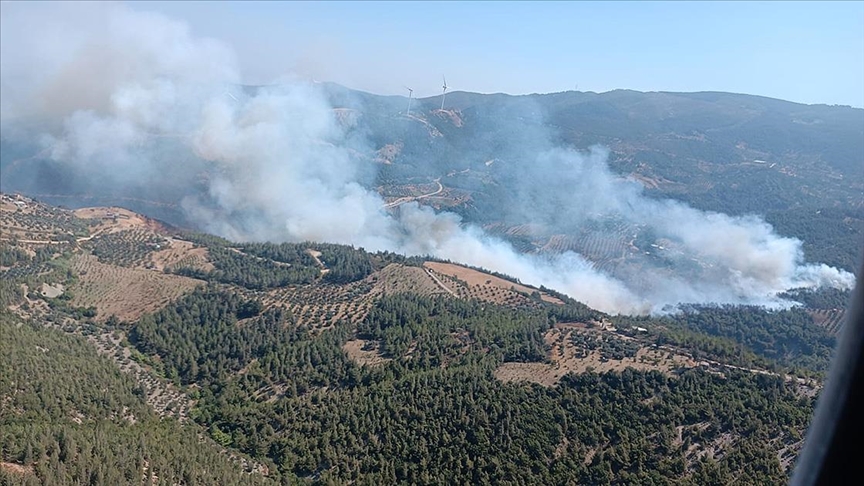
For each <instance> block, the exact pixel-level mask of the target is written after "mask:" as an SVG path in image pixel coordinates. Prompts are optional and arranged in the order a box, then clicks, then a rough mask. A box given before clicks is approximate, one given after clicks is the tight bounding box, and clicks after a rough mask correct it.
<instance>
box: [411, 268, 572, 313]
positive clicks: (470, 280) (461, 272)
mask: <svg viewBox="0 0 864 486" xmlns="http://www.w3.org/2000/svg"><path fill="white" fill-rule="evenodd" d="M423 266H424V267H426V268H428V269H430V270H432V271H434V272H436V273H437V274H440V275H445V276H449V277H452V278H454V279H456V280H459V281H462V282H464V283H465V284H466V285H467V289H468V294H469V295H468V296H472V297H473V296H483V295H492V296H495V298H496V299H499V298H503V299H504V300H505V301H506V300H508V297H511V296H510V295H509V294H506V293H498V294H494V293H490V292H491V290H484V289H473V288H474V287H494V288H497V289H503V290H508V291H511V292H513V293H520V294H523V295H526V296H528V295H531V294H533V293H535V292H537V293H539V294H540V298H541V299H542V300H543V301H544V302H549V303H551V304H558V305H563V304H564V303H563V302H561V300H560V299H558V298H557V297H553V296H551V295H549V294H546V293H545V292H540V291H539V290H537V289H535V288H531V287H527V286H525V285H521V284H518V283H516V282H511V281H509V280H505V279H503V278H501V277H496V276H495V275H490V274H488V273H484V272H481V271H479V270H474V269H471V268H467V267H463V266H461V265H456V264H453V263H440V262H426V263H424V264H423ZM472 289H473V290H472ZM511 300H512V299H511ZM496 303H497V302H496Z"/></svg>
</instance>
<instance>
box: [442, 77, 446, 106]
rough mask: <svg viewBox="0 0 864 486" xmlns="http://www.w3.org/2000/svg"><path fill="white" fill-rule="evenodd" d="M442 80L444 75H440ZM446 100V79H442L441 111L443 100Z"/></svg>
mask: <svg viewBox="0 0 864 486" xmlns="http://www.w3.org/2000/svg"><path fill="white" fill-rule="evenodd" d="M441 77H442V78H444V75H443V74H442V75H441ZM445 99H447V78H444V91H443V92H441V109H442V110H443V109H444V100H445Z"/></svg>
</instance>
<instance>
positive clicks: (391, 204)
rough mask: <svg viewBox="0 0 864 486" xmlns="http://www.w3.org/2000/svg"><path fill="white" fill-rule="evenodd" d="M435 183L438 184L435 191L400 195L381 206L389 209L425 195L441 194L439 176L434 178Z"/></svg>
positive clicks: (442, 187)
mask: <svg viewBox="0 0 864 486" xmlns="http://www.w3.org/2000/svg"><path fill="white" fill-rule="evenodd" d="M435 183H436V184H438V190H437V191H435V192H430V193H429V194H423V195H421V196H406V197H400V198H399V199H397V200H395V201H391V202H389V203H387V204H385V205H383V206H381V207H382V208H383V209H391V208H395V207H396V206H399V205H401V204H405V203H407V202H411V201H417V200H420V199H423V198H425V197H431V196H436V195H438V194H441V191H443V190H444V186H443V185H442V184H441V178H440V177H439V178H437V179H435Z"/></svg>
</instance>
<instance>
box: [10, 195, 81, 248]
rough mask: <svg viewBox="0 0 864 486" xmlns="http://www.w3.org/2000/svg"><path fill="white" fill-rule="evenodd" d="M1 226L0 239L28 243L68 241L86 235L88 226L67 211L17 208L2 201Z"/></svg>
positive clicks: (35, 206) (33, 204) (37, 205)
mask: <svg viewBox="0 0 864 486" xmlns="http://www.w3.org/2000/svg"><path fill="white" fill-rule="evenodd" d="M0 227H2V228H3V231H2V235H0V236H2V239H4V240H11V239H18V240H25V241H29V242H40V241H44V242H55V241H71V240H74V238H75V236H81V235H86V234H88V225H87V223H86V222H84V221H81V220H79V219H77V218H75V217H74V216H73V215H72V214H71V213H70V212H68V211H64V210H62V209H57V208H50V207H47V206H44V205H41V204H38V203H30V205H28V206H27V208H26V209H20V208H18V207H16V206H14V205H12V204H10V203H9V202H7V201H4V202H3V203H2V205H0Z"/></svg>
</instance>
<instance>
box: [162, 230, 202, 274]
mask: <svg viewBox="0 0 864 486" xmlns="http://www.w3.org/2000/svg"><path fill="white" fill-rule="evenodd" d="M150 261H152V262H153V268H154V269H155V270H159V271H163V270H165V269H169V271H170V270H171V269H177V268H194V269H197V270H201V271H202V272H211V271H213V270H214V269H215V267H214V266H213V264H212V263H211V262H210V258H209V255H208V252H207V248H196V247H195V244H194V243H192V242H190V241H185V240H178V239H177V238H170V237H166V238H165V245H164V247H163V248H162V249H160V250H158V251H154V252H153V253H152V254H151V255H150Z"/></svg>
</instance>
